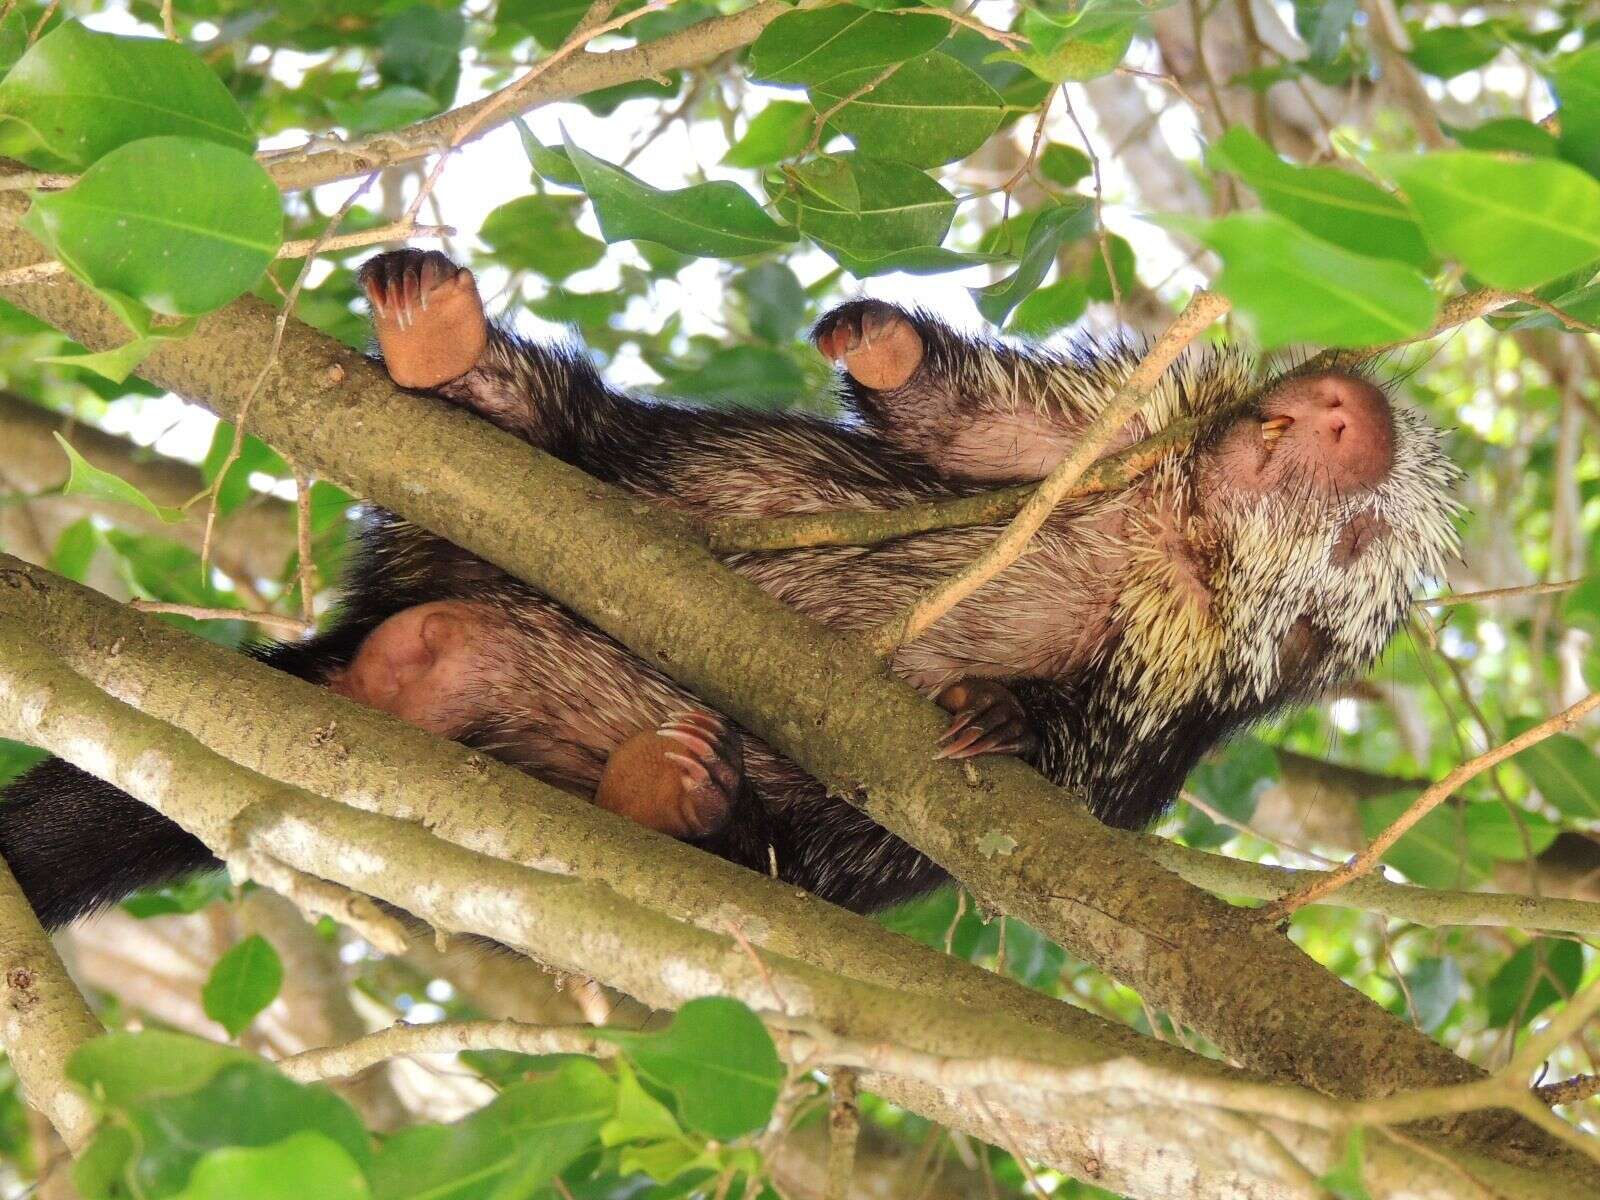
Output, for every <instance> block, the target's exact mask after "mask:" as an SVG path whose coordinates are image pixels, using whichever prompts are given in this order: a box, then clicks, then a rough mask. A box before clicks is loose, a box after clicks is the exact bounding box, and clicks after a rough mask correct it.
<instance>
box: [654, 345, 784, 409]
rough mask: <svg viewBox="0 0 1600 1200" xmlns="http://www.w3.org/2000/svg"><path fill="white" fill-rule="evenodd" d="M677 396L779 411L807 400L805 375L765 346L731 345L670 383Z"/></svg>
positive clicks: (780, 355)
mask: <svg viewBox="0 0 1600 1200" xmlns="http://www.w3.org/2000/svg"><path fill="white" fill-rule="evenodd" d="M668 382H669V389H668V390H670V391H671V392H672V393H673V394H675V395H681V396H686V397H687V396H692V397H694V399H696V400H700V401H706V402H709V403H713V404H725V405H735V406H738V407H742V408H763V409H769V410H772V411H779V410H782V409H784V408H787V407H788V406H789V405H791V404H793V403H794V402H795V401H797V400H799V399H801V398H802V397H804V395H805V392H806V379H805V375H804V374H803V373H802V372H801V370H800V367H799V365H798V364H797V363H796V362H795V361H794V359H793V358H791V357H790V356H789V355H787V354H785V353H783V352H782V351H779V350H773V349H770V348H768V347H766V346H729V347H728V348H726V349H724V350H718V351H716V352H715V353H713V354H712V355H711V357H710V358H709V359H707V360H706V362H705V364H704V365H703V366H701V367H700V368H699V369H698V370H694V371H690V372H687V373H685V374H682V375H675V376H673V377H672V378H671V379H670V380H669V381H668Z"/></svg>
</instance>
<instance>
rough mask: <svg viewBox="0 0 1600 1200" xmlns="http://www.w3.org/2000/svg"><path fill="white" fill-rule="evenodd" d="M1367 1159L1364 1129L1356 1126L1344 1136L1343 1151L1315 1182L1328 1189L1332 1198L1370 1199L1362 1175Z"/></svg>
mask: <svg viewBox="0 0 1600 1200" xmlns="http://www.w3.org/2000/svg"><path fill="white" fill-rule="evenodd" d="M1366 1160H1367V1149H1366V1130H1364V1129H1362V1128H1361V1127H1360V1126H1357V1127H1356V1128H1355V1129H1352V1130H1351V1131H1350V1132H1349V1134H1348V1135H1347V1136H1346V1138H1345V1143H1344V1153H1343V1154H1341V1155H1340V1156H1339V1161H1338V1162H1336V1163H1334V1164H1333V1166H1332V1167H1330V1168H1329V1169H1328V1170H1327V1172H1326V1173H1324V1174H1323V1175H1321V1176H1320V1177H1319V1178H1318V1179H1317V1182H1318V1183H1319V1184H1321V1185H1322V1186H1323V1187H1324V1188H1326V1189H1327V1190H1328V1193H1329V1194H1330V1195H1331V1196H1333V1197H1334V1200H1372V1193H1371V1192H1369V1191H1368V1190H1367V1184H1366V1180H1365V1178H1364V1177H1363V1170H1362V1168H1363V1164H1365V1162H1366Z"/></svg>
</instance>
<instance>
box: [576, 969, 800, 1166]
mask: <svg viewBox="0 0 1600 1200" xmlns="http://www.w3.org/2000/svg"><path fill="white" fill-rule="evenodd" d="M596 1033H597V1034H598V1035H599V1036H601V1037H603V1038H605V1039H606V1040H608V1041H612V1042H616V1043H617V1044H619V1045H620V1046H622V1048H623V1049H624V1050H625V1051H626V1052H627V1054H628V1057H629V1058H630V1059H632V1061H633V1064H634V1065H635V1066H636V1067H637V1068H638V1069H639V1070H640V1071H641V1072H642V1073H643V1074H644V1075H645V1076H646V1077H647V1078H649V1079H651V1080H653V1081H655V1082H656V1083H658V1084H660V1085H661V1086H662V1087H664V1088H666V1089H668V1090H669V1091H671V1092H672V1094H673V1095H674V1096H675V1097H676V1099H677V1102H678V1113H679V1115H680V1116H681V1117H682V1119H683V1122H684V1124H685V1125H687V1126H689V1127H690V1128H693V1129H697V1130H699V1131H700V1132H702V1133H704V1134H706V1135H708V1136H710V1137H714V1138H717V1139H719V1140H722V1141H727V1140H728V1139H730V1138H735V1137H739V1136H740V1135H741V1134H745V1133H750V1132H752V1131H753V1130H756V1129H760V1128H761V1127H762V1126H764V1125H765V1124H766V1123H767V1121H768V1119H769V1118H770V1117H771V1116H772V1106H773V1105H774V1104H775V1103H776V1102H777V1099H778V1089H779V1087H781V1086H782V1084H783V1064H782V1063H781V1062H780V1061H779V1060H778V1052H777V1049H776V1048H775V1047H774V1046H773V1044H772V1037H771V1035H770V1034H768V1033H767V1030H766V1027H765V1026H763V1025H762V1024H761V1022H760V1020H759V1019H758V1018H757V1017H756V1015H755V1014H754V1013H753V1012H751V1011H750V1010H749V1009H748V1008H746V1007H745V1006H744V1005H743V1004H740V1003H739V1002H738V1001H737V1000H728V999H724V998H723V997H720V996H708V997H706V998H704V999H700V1000H691V1001H690V1002H689V1003H688V1004H685V1005H684V1006H683V1007H682V1008H681V1009H679V1010H678V1012H677V1013H676V1014H675V1015H674V1016H673V1018H672V1024H671V1025H669V1026H668V1027H667V1028H666V1029H664V1030H661V1031H660V1032H658V1033H631V1032H627V1031H624V1030H613V1029H599V1030H596Z"/></svg>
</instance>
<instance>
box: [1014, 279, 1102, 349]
mask: <svg viewBox="0 0 1600 1200" xmlns="http://www.w3.org/2000/svg"><path fill="white" fill-rule="evenodd" d="M1088 304H1089V288H1088V285H1087V284H1086V283H1085V281H1084V279H1083V278H1082V277H1081V276H1074V277H1072V278H1071V279H1062V280H1058V281H1057V282H1055V283H1052V284H1050V285H1049V286H1047V287H1042V288H1040V289H1039V290H1038V291H1036V292H1034V293H1033V295H1031V296H1029V297H1028V298H1027V299H1026V300H1024V301H1023V302H1022V303H1021V304H1019V305H1017V307H1016V311H1014V312H1013V313H1012V314H1011V320H1010V321H1009V322H1007V324H1006V328H1007V330H1009V331H1010V332H1013V333H1019V334H1022V335H1024V336H1025V337H1032V338H1043V337H1049V336H1050V335H1051V334H1052V333H1055V332H1056V331H1057V330H1058V329H1065V328H1066V327H1067V326H1068V325H1071V324H1072V323H1073V322H1074V321H1076V320H1077V319H1078V318H1079V317H1081V316H1083V313H1084V309H1085V308H1087V307H1088Z"/></svg>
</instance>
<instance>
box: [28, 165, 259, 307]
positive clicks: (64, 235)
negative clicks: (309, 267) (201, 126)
mask: <svg viewBox="0 0 1600 1200" xmlns="http://www.w3.org/2000/svg"><path fill="white" fill-rule="evenodd" d="M23 226H24V228H26V229H27V230H28V232H29V233H32V234H33V235H34V236H35V237H37V238H39V239H40V240H41V241H43V242H44V243H45V244H46V245H48V246H49V247H50V249H51V250H52V251H53V252H54V253H55V254H56V255H57V256H58V257H59V258H60V259H61V261H62V262H64V263H66V264H67V266H68V268H69V269H71V271H72V273H73V274H75V275H76V276H78V278H80V279H82V280H83V281H84V282H85V283H87V284H89V286H91V287H93V288H95V289H96V290H98V291H101V292H105V293H112V294H117V295H120V296H123V297H128V298H130V299H132V300H133V301H135V302H137V303H138V304H141V305H143V306H144V307H146V308H149V309H152V310H154V311H155V312H159V313H166V314H168V315H170V316H186V315H196V314H200V313H206V312H210V311H211V310H212V309H215V308H220V307H221V306H222V305H224V304H226V303H227V302H228V301H230V300H232V299H234V298H235V297H236V296H239V295H240V294H242V293H243V292H246V291H248V290H249V289H250V288H251V287H252V286H253V285H254V284H255V282H256V280H257V279H259V278H260V277H261V274H262V272H263V271H265V270H266V268H267V264H268V263H270V262H271V261H272V257H273V255H274V254H276V253H277V250H278V245H279V243H280V241H281V238H282V230H283V210H282V202H281V199H280V197H279V195H278V189H277V188H276V187H275V186H273V183H272V179H271V177H270V176H268V175H267V173H266V172H265V171H264V170H262V169H261V166H260V165H259V164H258V163H257V162H256V161H255V159H253V158H251V157H250V156H249V155H248V154H243V153H241V152H240V151H238V150H231V149H228V148H227V147H225V146H219V145H216V144H215V143H212V142H202V141H196V140H195V139H193V138H176V137H161V138H146V139H145V140H144V141H141V142H134V143H132V144H130V145H126V146H123V147H121V148H120V149H117V150H113V151H112V152H111V153H109V154H107V155H106V156H105V157H104V158H101V159H100V160H99V161H98V162H96V163H95V164H94V165H93V166H92V167H90V168H89V169H88V170H87V171H85V172H84V173H83V176H82V178H81V179H79V180H78V182H77V183H76V184H74V185H73V186H72V187H70V188H67V189H66V190H64V191H60V192H50V193H43V194H41V195H39V196H38V197H36V198H35V200H34V202H33V206H32V208H30V209H29V211H28V215H27V216H26V217H25V218H24V220H23Z"/></svg>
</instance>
